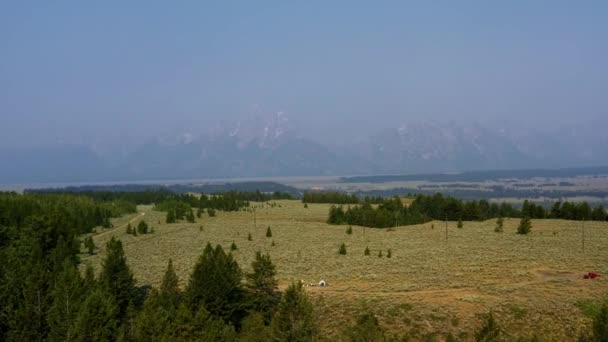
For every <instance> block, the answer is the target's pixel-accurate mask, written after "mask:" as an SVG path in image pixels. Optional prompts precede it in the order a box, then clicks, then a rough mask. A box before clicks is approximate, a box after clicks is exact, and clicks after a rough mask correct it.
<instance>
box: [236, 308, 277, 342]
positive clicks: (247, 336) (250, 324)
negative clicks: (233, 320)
mask: <svg viewBox="0 0 608 342" xmlns="http://www.w3.org/2000/svg"><path fill="white" fill-rule="evenodd" d="M258 341H272V331H271V330H270V327H268V326H267V325H266V324H265V322H264V315H262V314H261V313H259V312H255V311H254V312H251V313H250V314H249V315H248V316H247V317H246V318H245V320H244V321H243V326H242V327H241V332H240V334H239V342H258Z"/></svg>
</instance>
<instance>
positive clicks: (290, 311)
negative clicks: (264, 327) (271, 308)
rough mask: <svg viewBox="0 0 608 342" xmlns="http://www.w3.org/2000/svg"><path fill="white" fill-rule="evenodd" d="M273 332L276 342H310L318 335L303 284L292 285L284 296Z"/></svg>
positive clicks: (276, 315) (273, 321)
mask: <svg viewBox="0 0 608 342" xmlns="http://www.w3.org/2000/svg"><path fill="white" fill-rule="evenodd" d="M272 330H273V336H274V338H275V340H276V341H302V342H308V341H311V340H313V339H314V337H315V336H316V335H317V324H316V321H315V318H314V315H313V307H312V304H311V302H310V300H309V299H308V296H307V295H306V292H305V291H304V288H303V287H302V284H300V283H293V284H291V285H290V286H289V287H288V288H287V290H286V291H285V293H284V294H283V298H282V299H281V302H280V303H279V307H278V310H277V313H276V314H275V316H274V318H273V320H272Z"/></svg>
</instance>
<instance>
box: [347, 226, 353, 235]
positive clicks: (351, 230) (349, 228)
mask: <svg viewBox="0 0 608 342" xmlns="http://www.w3.org/2000/svg"><path fill="white" fill-rule="evenodd" d="M352 233H353V227H351V226H348V228H346V234H348V235H351V234H352Z"/></svg>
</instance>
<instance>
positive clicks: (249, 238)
mask: <svg viewBox="0 0 608 342" xmlns="http://www.w3.org/2000/svg"><path fill="white" fill-rule="evenodd" d="M247 240H249V241H252V240H253V238H252V237H251V233H249V234H248V235H247Z"/></svg>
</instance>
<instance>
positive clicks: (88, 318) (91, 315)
mask: <svg viewBox="0 0 608 342" xmlns="http://www.w3.org/2000/svg"><path fill="white" fill-rule="evenodd" d="M119 311H120V310H119V308H118V306H117V305H116V302H115V301H114V297H113V296H112V295H110V294H108V293H107V292H106V291H104V289H102V288H95V289H93V290H92V291H91V292H90V293H89V295H88V296H87V298H86V299H85V301H84V302H83V303H82V305H81V307H80V310H79V311H78V315H77V316H76V320H75V322H74V325H73V326H72V328H71V329H70V331H69V333H68V334H69V335H70V337H71V338H72V340H74V341H112V340H115V339H116V334H117V331H118V323H119V321H118V319H117V315H118V313H119Z"/></svg>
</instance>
